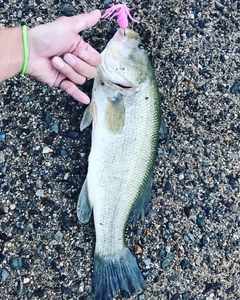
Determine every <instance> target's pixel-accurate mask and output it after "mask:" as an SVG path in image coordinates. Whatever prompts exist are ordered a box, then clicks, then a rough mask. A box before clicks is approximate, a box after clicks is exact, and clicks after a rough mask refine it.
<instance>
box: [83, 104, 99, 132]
mask: <svg viewBox="0 0 240 300" xmlns="http://www.w3.org/2000/svg"><path fill="white" fill-rule="evenodd" d="M95 106H96V105H95V104H94V102H93V101H92V102H91V103H90V104H89V105H88V107H87V108H86V110H85V112H84V114H83V118H82V122H81V124H80V130H81V131H82V130H83V129H85V128H86V127H88V126H89V125H90V124H91V123H92V120H93V117H94V114H95V111H94V109H95Z"/></svg>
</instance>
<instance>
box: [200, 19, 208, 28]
mask: <svg viewBox="0 0 240 300" xmlns="http://www.w3.org/2000/svg"><path fill="white" fill-rule="evenodd" d="M205 25H206V20H203V19H201V20H199V22H198V26H199V27H200V28H204V27H205Z"/></svg>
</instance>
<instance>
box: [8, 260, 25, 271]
mask: <svg viewBox="0 0 240 300" xmlns="http://www.w3.org/2000/svg"><path fill="white" fill-rule="evenodd" d="M10 265H11V267H12V268H13V269H14V270H18V269H21V268H22V266H23V261H22V258H21V257H14V258H13V259H11V260H10Z"/></svg>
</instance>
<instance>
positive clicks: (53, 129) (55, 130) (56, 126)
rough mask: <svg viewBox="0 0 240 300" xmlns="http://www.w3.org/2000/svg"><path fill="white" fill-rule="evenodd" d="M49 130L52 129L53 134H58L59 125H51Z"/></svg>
mask: <svg viewBox="0 0 240 300" xmlns="http://www.w3.org/2000/svg"><path fill="white" fill-rule="evenodd" d="M51 129H52V131H53V132H55V133H57V134H58V133H59V125H58V123H53V125H52V126H51Z"/></svg>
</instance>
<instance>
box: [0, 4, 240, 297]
mask: <svg viewBox="0 0 240 300" xmlns="http://www.w3.org/2000/svg"><path fill="white" fill-rule="evenodd" d="M64 3H65V4H64ZM64 3H63V2H61V1H58V0H55V1H53V2H52V1H42V0H37V1H17V0H15V1H14V0H0V26H1V27H4V26H6V27H12V26H18V25H23V24H27V25H29V26H35V25H36V24H41V23H43V22H49V21H51V20H54V19H56V18H57V17H59V16H61V15H64V14H65V15H66V14H68V15H71V14H73V13H81V12H87V11H90V10H91V9H95V8H99V9H101V10H102V12H104V10H105V9H106V8H107V7H108V6H110V5H112V4H113V2H112V1H98V0H94V1H72V2H64ZM128 5H129V6H130V7H131V8H132V13H133V15H134V17H136V18H138V19H139V20H140V21H141V22H140V24H134V25H133V26H132V27H133V28H134V30H136V31H137V32H139V34H140V35H141V37H142V39H143V44H144V45H145V48H146V49H147V51H148V53H149V57H150V60H151V62H152V65H153V67H154V70H155V74H156V78H157V81H158V85H159V89H160V91H161V92H162V94H163V95H164V100H163V103H162V112H163V117H164V119H165V122H166V126H167V128H168V136H167V138H166V139H164V140H160V141H159V147H158V155H157V157H156V162H155V167H154V185H153V193H152V199H151V203H150V205H149V211H148V215H147V217H146V219H145V220H144V221H143V222H138V223H135V224H129V225H128V227H127V231H126V239H127V244H128V246H129V248H130V249H131V251H132V252H134V251H135V253H136V252H137V251H136V249H137V250H139V252H141V253H139V254H136V258H137V261H138V263H139V265H140V268H141V270H142V273H143V275H144V277H145V278H146V283H147V288H146V291H145V293H144V295H140V296H133V297H132V298H131V299H140V300H142V299H163V300H165V299H166V300H167V299H168V300H177V299H183V300H188V299H189V300H190V299H192V300H193V299H194V300H197V299H206V300H215V299H219V300H220V299H221V300H223V299H231V300H237V299H240V279H239V278H240V265H239V243H240V232H239V226H240V208H239V199H240V188H239V183H240V144H239V136H240V125H239V122H240V114H239V111H240V110H239V108H240V101H239V96H240V75H239V69H240V57H239V55H240V32H239V29H240V28H239V27H240V3H239V1H234V0H232V1H230V0H229V1H228V0H226V1H224V0H222V1H210V0H209V1H201V0H198V1H187V0H180V1H177V0H173V1H170V2H169V1H166V0H163V1H155V0H151V1H140V0H137V1H132V2H129V1H128ZM116 29H117V25H116V22H115V21H112V22H111V21H105V20H101V21H100V22H99V23H98V24H97V26H95V27H94V28H93V29H90V30H87V31H85V32H84V33H83V36H84V38H85V40H87V41H89V42H90V43H91V44H92V45H93V46H94V47H95V48H96V49H97V50H98V51H101V50H102V49H103V48H104V47H105V45H106V43H107V41H108V40H109V39H110V38H111V36H112V35H113V34H114V32H115V31H116ZM91 87H92V82H91V81H90V82H88V83H86V84H85V85H84V86H83V87H82V88H83V90H84V91H85V92H87V93H89V94H90V93H91ZM84 109H85V107H84V106H83V105H80V104H78V103H76V102H75V101H74V100H73V99H71V98H70V97H69V96H67V95H66V94H65V93H64V92H63V91H60V90H57V89H53V88H49V87H47V86H46V85H44V84H41V83H39V82H37V81H36V80H34V79H33V78H30V77H28V76H25V77H23V76H16V77H15V78H12V79H9V80H7V81H6V82H4V83H2V84H0V299H4V300H8V299H56V300H60V299H72V300H73V299H74V300H75V299H78V300H80V299H81V300H83V299H87V300H91V299H93V291H92V285H91V284H92V264H93V249H94V243H95V237H94V227H93V220H91V221H90V223H89V224H86V225H81V224H79V223H78V221H77V217H76V213H75V211H76V203H77V197H78V193H79V191H80V189H81V185H82V183H83V180H84V178H85V176H86V170H87V157H88V154H89V150H90V133H91V129H90V128H89V129H86V130H85V131H84V132H80V131H79V123H80V121H81V118H82V114H83V111H84ZM136 246H137V248H136ZM116 299H118V300H119V299H124V297H123V296H119V297H118V298H116Z"/></svg>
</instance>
